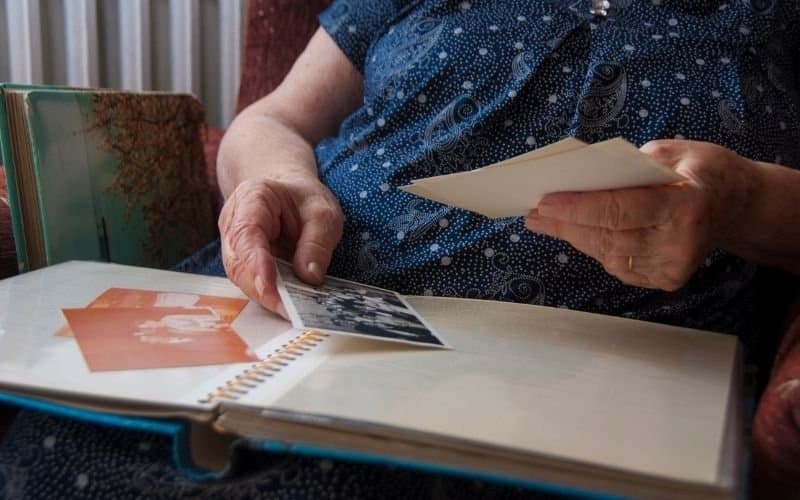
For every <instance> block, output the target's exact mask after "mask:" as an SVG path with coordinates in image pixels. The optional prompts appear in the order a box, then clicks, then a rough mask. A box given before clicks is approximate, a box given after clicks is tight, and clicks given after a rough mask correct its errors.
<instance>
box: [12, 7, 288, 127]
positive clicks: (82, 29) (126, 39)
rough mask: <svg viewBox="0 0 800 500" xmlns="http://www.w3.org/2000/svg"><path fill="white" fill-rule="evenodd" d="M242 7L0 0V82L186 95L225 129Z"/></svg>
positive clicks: (236, 71)
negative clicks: (0, 26)
mask: <svg viewBox="0 0 800 500" xmlns="http://www.w3.org/2000/svg"><path fill="white" fill-rule="evenodd" d="M298 1H300V0H298ZM245 4H246V0H0V16H4V17H5V19H0V22H1V23H3V24H5V26H6V31H5V34H6V35H7V37H8V39H7V40H3V39H0V81H12V82H17V83H46V84H53V85H71V86H80V87H115V88H122V89H128V90H151V89H153V90H170V91H179V92H191V93H193V94H195V95H198V96H200V97H201V98H202V100H203V105H204V106H205V107H206V110H207V113H206V116H208V117H209V118H210V119H211V120H213V121H212V125H215V126H221V127H225V126H227V125H228V123H230V121H231V119H232V118H233V114H234V111H235V106H236V96H237V93H238V90H239V76H240V72H241V57H242V39H243V29H242V22H243V17H244V12H245V9H246V5H245ZM53 23H56V24H55V25H54V24H53ZM48 27H49V28H48ZM2 35H3V32H2V30H0V38H2ZM203 50H205V52H201V51H203ZM43 56H44V57H43ZM45 65H46V66H45ZM45 79H46V80H47V81H45ZM157 85H158V86H160V88H156V86H157Z"/></svg>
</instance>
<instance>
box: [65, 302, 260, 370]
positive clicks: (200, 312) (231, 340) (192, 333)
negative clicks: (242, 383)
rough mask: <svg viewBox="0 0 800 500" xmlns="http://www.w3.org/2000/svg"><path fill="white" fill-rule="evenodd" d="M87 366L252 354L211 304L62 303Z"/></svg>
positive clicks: (215, 360)
mask: <svg viewBox="0 0 800 500" xmlns="http://www.w3.org/2000/svg"><path fill="white" fill-rule="evenodd" d="M62 312H63V314H64V317H66V318H67V321H68V322H69V326H70V329H71V330H72V332H73V334H74V336H75V338H76V339H77V341H78V345H79V347H80V349H81V353H82V354H83V358H84V359H85V360H86V364H87V365H88V367H89V369H90V370H91V371H110V370H136V369H147V368H170V367H179V366H198V365H214V364H223V363H240V362H248V361H255V360H257V358H256V356H255V355H254V354H253V353H252V352H251V351H250V350H249V349H248V347H247V344H245V342H244V341H243V340H242V339H241V338H240V337H239V335H237V334H236V332H235V331H234V330H233V329H232V328H231V326H230V323H229V322H227V321H224V320H223V319H222V318H221V317H220V316H218V315H217V314H216V313H215V311H214V310H213V309H211V308H201V307H197V308H193V309H187V308H183V307H140V308H117V307H112V308H97V307H92V308H86V309H62Z"/></svg>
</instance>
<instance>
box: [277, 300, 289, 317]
mask: <svg viewBox="0 0 800 500" xmlns="http://www.w3.org/2000/svg"><path fill="white" fill-rule="evenodd" d="M275 312H276V313H278V314H279V315H280V316H281V317H282V318H283V319H285V320H286V321H290V320H289V313H287V312H286V308H285V307H283V303H279V304H278V307H276V308H275Z"/></svg>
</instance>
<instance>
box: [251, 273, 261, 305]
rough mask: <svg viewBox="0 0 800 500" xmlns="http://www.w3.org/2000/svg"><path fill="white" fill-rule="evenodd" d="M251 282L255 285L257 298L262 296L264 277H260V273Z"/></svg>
mask: <svg viewBox="0 0 800 500" xmlns="http://www.w3.org/2000/svg"><path fill="white" fill-rule="evenodd" d="M253 284H254V285H255V287H256V293H257V294H258V298H259V299H260V298H261V297H263V296H264V278H262V277H261V275H260V274H257V275H256V279H255V280H254V281H253Z"/></svg>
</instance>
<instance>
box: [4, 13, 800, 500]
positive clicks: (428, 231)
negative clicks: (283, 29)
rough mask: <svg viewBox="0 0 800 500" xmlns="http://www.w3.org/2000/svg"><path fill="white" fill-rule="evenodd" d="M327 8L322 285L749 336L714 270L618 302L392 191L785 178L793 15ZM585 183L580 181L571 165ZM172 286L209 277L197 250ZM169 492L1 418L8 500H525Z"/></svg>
mask: <svg viewBox="0 0 800 500" xmlns="http://www.w3.org/2000/svg"><path fill="white" fill-rule="evenodd" d="M610 3H611V7H610V9H609V11H608V16H607V17H600V16H595V15H592V14H591V13H590V7H591V5H592V2H591V0H418V1H411V0H337V1H334V2H333V4H332V5H331V6H330V7H329V8H328V9H327V10H326V11H325V12H323V13H322V14H321V15H320V17H319V20H320V24H321V26H322V28H323V29H325V30H326V31H327V32H328V33H329V34H330V35H331V37H332V38H333V39H334V41H335V42H336V43H337V44H338V46H339V47H340V48H341V50H342V51H343V52H344V54H345V55H346V56H347V57H348V58H349V60H350V61H351V62H352V63H353V64H354V65H355V67H356V68H358V70H359V71H361V72H362V74H363V75H364V83H365V95H364V102H363V105H362V106H361V107H360V108H359V109H358V110H356V111H355V112H354V113H353V114H352V115H351V116H349V117H348V118H347V119H346V120H345V121H344V122H343V123H342V125H341V128H340V130H339V133H338V134H337V135H336V136H335V137H331V138H328V139H326V140H324V141H323V142H322V143H320V144H319V145H318V147H317V149H316V154H317V160H318V165H319V174H320V177H321V178H322V179H323V181H324V182H325V183H326V184H327V185H328V186H329V187H330V189H331V190H332V191H333V193H334V194H335V195H336V196H337V197H338V198H339V200H340V202H341V204H342V207H343V209H344V211H345V214H346V222H345V230H344V238H343V240H342V242H341V244H340V245H339V246H338V248H337V249H336V251H335V254H334V259H333V262H332V265H331V268H330V272H331V274H334V275H338V276H342V277H345V278H349V279H353V280H357V281H362V282H367V283H372V284H376V285H378V286H383V287H387V288H393V289H396V290H398V291H400V292H403V293H409V294H430V295H453V296H467V297H480V298H487V299H494V300H507V301H515V302H527V303H535V304H545V305H549V306H556V307H568V308H574V309H581V310H586V311H593V312H599V313H604V314H614V315H622V316H629V317H634V318H639V319H645V320H652V321H660V322H666V323H673V324H680V325H685V326H690V327H699V328H705V329H712V330H717V331H723V332H730V333H735V334H738V335H740V336H741V337H742V338H743V340H745V342H746V343H748V342H749V341H750V340H751V339H752V337H753V336H755V335H756V334H757V329H756V328H754V326H753V322H752V315H753V311H752V307H751V306H750V304H752V299H753V294H754V287H753V276H754V273H755V272H756V267H755V266H753V265H751V264H749V263H747V262H744V261H742V260H741V259H739V258H737V257H735V256H733V255H730V254H728V253H726V252H724V251H720V250H717V251H714V252H713V253H712V254H711V255H709V256H708V258H707V259H706V261H705V262H704V264H703V265H702V266H701V267H700V269H699V270H698V271H697V273H696V274H695V275H694V276H693V278H692V279H691V280H690V282H689V283H688V284H687V285H686V286H685V287H683V288H682V289H681V290H679V291H677V292H673V293H666V292H660V291H655V290H645V289H640V288H635V287H630V286H626V285H624V284H622V283H621V282H619V281H618V280H617V279H616V278H614V277H612V276H610V275H608V274H606V273H605V272H604V270H603V269H602V267H600V266H599V265H598V264H597V263H596V262H595V261H593V260H592V259H590V258H588V257H586V256H584V255H582V254H580V253H579V252H577V251H575V250H574V249H573V248H572V247H571V246H570V245H568V244H566V243H564V242H561V241H558V240H555V239H552V238H549V237H546V236H542V235H539V234H535V233H531V232H529V231H527V230H526V229H525V228H524V226H523V221H522V220H521V219H520V218H513V219H502V220H488V219H485V218H482V217H480V216H477V215H474V214H471V213H467V212H464V211H461V210H457V209H453V208H450V207H447V206H443V205H439V204H436V203H433V202H429V201H424V200H422V199H419V198H416V197H414V196H412V195H410V194H407V193H404V192H402V191H400V190H398V187H399V186H402V185H404V184H407V183H409V182H410V181H411V180H413V179H417V178H422V177H427V176H431V175H440V174H446V173H451V172H458V171H465V170H471V169H475V168H478V167H481V166H483V165H486V164H489V163H493V162H495V161H499V160H501V159H504V158H507V157H510V156H513V155H517V154H520V153H523V152H525V151H529V150H531V149H535V148H539V147H542V146H545V145H547V144H550V143H552V142H555V141H558V140H560V139H562V138H564V137H567V136H574V137H578V138H580V139H583V140H585V141H589V142H594V141H598V140H602V139H606V138H611V137H616V136H622V137H624V138H626V139H628V140H629V141H631V142H633V143H635V144H637V145H641V144H643V143H645V142H647V141H649V140H652V139H661V138H685V139H692V140H702V141H709V142H713V143H717V144H720V145H723V146H725V147H728V148H730V149H733V150H735V151H737V152H738V153H740V154H742V155H744V156H746V157H749V158H753V159H756V160H762V161H768V162H773V163H779V164H783V165H787V166H790V167H800V114H799V113H798V103H800V99H799V98H798V93H797V89H798V86H797V83H798V74H797V70H796V69H795V68H797V67H800V66H798V64H797V63H798V58H800V51H799V50H798V49H799V48H800V43H798V40H799V39H798V36H799V33H798V30H800V3H798V2H795V1H793V0H713V1H712V0H611V2H610ZM585 168H587V169H588V168H591V165H586V166H585ZM182 268H183V269H184V270H187V271H191V272H204V273H210V274H221V273H222V272H223V271H222V267H221V265H220V261H219V247H218V245H216V244H215V245H212V246H210V247H209V248H208V249H206V250H205V251H204V252H202V253H201V254H198V255H197V256H195V258H194V259H192V260H190V261H188V262H186V263H184V264H183V266H182ZM239 462H240V463H244V464H247V466H246V467H245V468H243V469H242V468H240V469H238V470H237V471H234V472H233V473H232V475H231V477H229V478H227V479H224V480H221V481H215V482H210V483H198V482H194V481H191V480H189V479H188V478H186V477H185V476H183V475H182V474H181V473H180V472H179V471H177V470H176V469H175V467H174V465H173V464H172V461H171V459H170V456H169V442H168V440H167V439H166V438H164V437H159V436H155V435H151V434H147V433H140V432H133V431H121V430H116V429H107V428H103V427H99V426H93V425H89V424H85V423H77V422H71V421H64V420H60V419H58V418H56V417H53V416H47V415H42V414H37V413H32V412H24V413H23V414H21V415H20V416H19V417H18V419H17V421H16V422H15V424H14V427H13V428H12V429H11V431H10V433H9V434H8V435H7V436H6V438H5V439H4V441H3V443H2V445H0V492H2V494H3V496H5V497H7V498H17V497H25V498H37V497H41V498H44V497H48V498H70V497H76V498H86V497H109V496H112V495H113V496H114V497H115V498H162V497H163V498H172V497H175V496H192V497H214V498H216V497H221V498H245V497H246V498H253V497H264V498H338V497H346V498H384V497H386V498H429V497H436V498H464V497H469V498H481V497H484V498H498V497H506V498H523V497H524V498H530V497H531V496H535V497H538V498H551V497H554V496H555V494H553V493H540V494H533V493H531V492H528V491H522V490H518V489H515V488H513V487H511V486H503V485H497V484H489V483H481V482H476V481H471V480H467V479H458V478H452V477H443V476H437V475H433V474H427V473H422V472H413V471H408V470H400V469H393V468H390V467H383V466H378V465H364V464H353V463H347V462H343V461H332V460H318V459H311V458H302V457H286V456H272V455H268V454H258V453H248V454H247V457H246V460H239Z"/></svg>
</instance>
